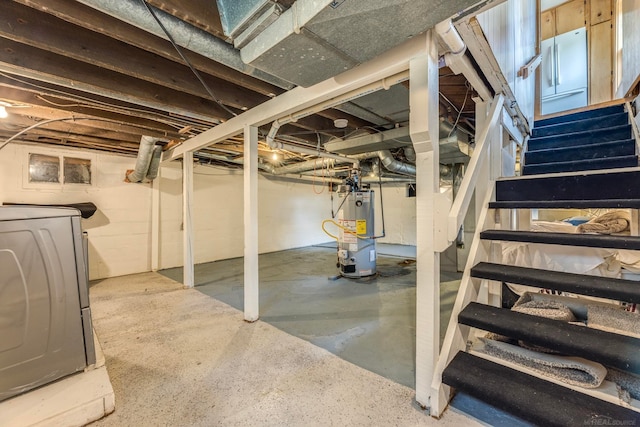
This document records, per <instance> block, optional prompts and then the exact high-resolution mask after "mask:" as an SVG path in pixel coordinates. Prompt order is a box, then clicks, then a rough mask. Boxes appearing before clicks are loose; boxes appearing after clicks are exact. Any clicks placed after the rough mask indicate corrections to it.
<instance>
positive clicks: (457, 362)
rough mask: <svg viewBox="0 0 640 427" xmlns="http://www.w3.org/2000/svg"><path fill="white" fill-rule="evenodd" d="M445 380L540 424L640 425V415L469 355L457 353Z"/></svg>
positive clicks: (460, 389) (459, 388)
mask: <svg viewBox="0 0 640 427" xmlns="http://www.w3.org/2000/svg"><path fill="white" fill-rule="evenodd" d="M442 381H443V382H444V383H445V384H447V385H449V386H451V387H453V388H455V389H457V390H459V391H463V392H465V393H467V394H469V395H471V396H473V397H475V398H477V399H480V400H483V401H485V402H487V403H490V404H491V405H493V406H495V407H498V408H499V409H502V410H504V411H506V412H509V413H511V414H513V415H515V416H518V417H520V418H522V419H524V420H526V421H529V422H532V423H535V424H536V425H546V426H567V425H595V423H597V422H598V421H602V420H607V419H608V420H616V421H625V422H626V421H628V423H629V424H628V425H635V424H636V423H637V422H640V413H637V412H635V411H632V410H630V409H627V408H624V407H622V406H618V405H614V404H612V403H609V402H605V401H603V400H600V399H597V398H595V397H592V396H589V395H586V394H583V393H579V392H577V391H574V390H571V389H568V388H566V387H563V386H561V385H558V384H554V383H552V382H549V381H545V380H543V379H540V378H538V377H535V376H533V375H529V374H526V373H524V372H520V371H518V370H516V369H512V368H509V367H506V366H503V365H500V364H498V363H494V362H492V361H489V360H486V359H483V358H481V357H478V356H474V355H472V354H469V353H465V352H459V353H458V354H456V356H455V357H454V358H453V360H452V361H451V362H450V363H449V365H448V366H447V368H446V369H445V370H444V372H443V374H442Z"/></svg>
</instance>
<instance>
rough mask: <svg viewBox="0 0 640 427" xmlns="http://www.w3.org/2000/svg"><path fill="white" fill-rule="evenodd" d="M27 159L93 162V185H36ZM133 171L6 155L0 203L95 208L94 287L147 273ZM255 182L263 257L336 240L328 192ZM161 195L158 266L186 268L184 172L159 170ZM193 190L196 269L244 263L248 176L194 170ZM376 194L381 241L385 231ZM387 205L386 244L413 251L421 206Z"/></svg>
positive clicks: (396, 196)
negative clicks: (326, 223)
mask: <svg viewBox="0 0 640 427" xmlns="http://www.w3.org/2000/svg"><path fill="white" fill-rule="evenodd" d="M30 152H33V153H40V154H51V155H58V156H62V155H67V156H72V157H82V158H88V159H91V162H92V178H93V185H91V186H80V185H76V186H67V185H65V186H63V185H60V184H47V183H41V184H30V183H29V182H28V178H27V167H28V166H27V165H28V155H29V153H30ZM134 163H135V159H134V158H133V157H124V156H118V155H111V154H104V153H97V152H91V151H81V150H73V149H62V148H56V147H47V146H41V145H37V146H36V145H26V144H24V145H23V144H9V145H8V146H6V147H5V148H3V149H2V150H0V202H17V203H36V204H37V203H40V204H48V203H55V204H60V203H78V202H93V203H95V204H96V206H98V211H97V212H96V214H95V215H94V216H93V217H92V218H90V219H87V220H83V227H84V229H85V230H86V231H88V233H89V258H90V265H89V272H90V278H91V279H92V280H93V279H100V278H105V277H113V276H120V275H124V274H132V273H138V272H143V271H149V270H150V268H151V255H150V254H151V250H150V244H151V187H150V184H130V183H125V182H124V173H125V171H126V170H127V169H130V168H132V167H133V165H134ZM258 182H259V183H258V195H259V221H260V222H259V229H260V245H259V250H260V253H265V252H272V251H279V250H284V249H291V248H295V247H302V246H308V245H312V244H318V243H325V242H328V241H330V240H331V238H329V237H328V236H327V235H326V234H324V232H323V231H322V229H321V223H322V221H323V220H324V219H328V218H331V201H330V194H329V192H328V190H327V188H324V189H323V186H322V185H320V184H316V185H315V186H314V185H312V184H311V183H301V182H293V181H291V180H282V179H275V178H273V177H266V176H263V175H261V176H260V178H259V181H258ZM160 189H161V200H160V204H161V209H160V223H161V233H160V248H159V257H160V262H159V266H160V268H169V267H175V266H179V265H182V165H181V164H180V163H179V162H175V163H171V164H169V165H167V166H163V167H162V168H161V171H160ZM194 190H195V207H194V212H195V214H194V220H195V261H196V263H203V262H209V261H215V260H220V259H227V258H233V257H239V256H242V252H243V219H242V171H241V170H237V171H233V170H228V169H222V168H213V167H209V166H195V170H194ZM316 192H320V194H316ZM377 193H378V192H377V191H376V210H377V212H376V221H377V227H376V228H377V230H378V234H379V233H380V231H381V229H382V223H381V216H380V203H379V200H380V199H379V195H378V194H377ZM383 195H384V207H385V218H386V231H387V237H386V238H385V239H381V242H386V243H399V244H407V245H415V244H416V237H415V234H416V224H415V198H408V197H406V185H405V184H397V185H385V187H384V188H383ZM336 200H337V199H336ZM336 203H337V202H336ZM335 208H336V209H337V204H336V205H335Z"/></svg>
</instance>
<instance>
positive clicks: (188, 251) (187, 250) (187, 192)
mask: <svg viewBox="0 0 640 427" xmlns="http://www.w3.org/2000/svg"><path fill="white" fill-rule="evenodd" d="M182 239H183V248H184V249H183V254H182V255H183V260H184V263H183V264H184V272H183V276H182V277H183V278H182V283H183V284H184V286H185V287H187V288H193V287H194V286H195V275H194V270H193V268H194V267H193V264H194V260H193V152H192V151H187V152H185V153H184V157H183V158H182Z"/></svg>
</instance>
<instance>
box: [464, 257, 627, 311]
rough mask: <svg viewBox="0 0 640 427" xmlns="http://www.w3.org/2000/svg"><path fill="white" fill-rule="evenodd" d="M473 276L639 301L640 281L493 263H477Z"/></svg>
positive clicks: (620, 299)
mask: <svg viewBox="0 0 640 427" xmlns="http://www.w3.org/2000/svg"><path fill="white" fill-rule="evenodd" d="M471 276H472V277H477V278H480V279H488V280H496V281H499V282H507V283H515V284H518V285H527V286H535V287H538V288H544V289H555V290H558V291H563V292H571V293H575V294H580V295H588V296H592V297H600V298H609V299H613V300H617V301H624V302H629V303H638V302H640V282H637V281H635V280H625V279H614V278H611V277H600V276H589V275H585V274H575V273H565V272H560V271H552V270H543V269H539V268H530V267H518V266H513V265H505V264H495V263H490V262H481V263H478V264H476V265H475V266H474V267H473V268H472V269H471Z"/></svg>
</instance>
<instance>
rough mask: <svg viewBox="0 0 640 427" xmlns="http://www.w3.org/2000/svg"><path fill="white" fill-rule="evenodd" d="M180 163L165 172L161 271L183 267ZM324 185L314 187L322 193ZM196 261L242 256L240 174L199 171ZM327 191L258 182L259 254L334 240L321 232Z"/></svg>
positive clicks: (327, 206) (196, 173)
mask: <svg viewBox="0 0 640 427" xmlns="http://www.w3.org/2000/svg"><path fill="white" fill-rule="evenodd" d="M181 185H182V172H181V164H180V163H172V164H170V165H168V166H164V167H162V171H161V182H160V188H161V191H162V198H161V211H160V215H161V219H160V221H161V223H162V228H161V237H160V241H161V249H160V266H161V268H169V267H175V266H179V265H182V240H181V233H182V231H181V224H182V217H181V215H182V214H181V206H182V205H181V203H182V194H181ZM321 189H322V187H321V186H319V185H317V186H316V187H315V190H316V191H320V190H321ZM194 191H195V209H194V212H195V215H194V217H195V219H194V221H195V233H196V235H195V261H196V263H202V262H209V261H216V260H220V259H227V258H234V257H240V256H242V253H243V223H242V221H243V220H242V171H241V170H237V171H230V170H227V169H223V168H214V167H209V166H196V167H195V170H194ZM329 197H330V196H329V193H328V191H327V189H324V191H323V192H322V193H321V194H316V193H315V192H314V187H313V186H312V185H311V184H307V183H300V182H292V181H290V180H282V179H274V178H267V177H265V176H262V175H261V176H260V177H259V179H258V200H259V208H258V215H259V224H258V227H259V233H260V235H259V240H260V241H259V251H260V253H265V252H273V251H279V250H284V249H291V248H296V247H302V246H308V245H313V244H318V243H324V242H327V241H329V240H331V239H330V238H329V237H327V235H326V234H324V232H323V231H322V229H321V228H320V225H321V223H322V220H324V219H327V218H330V217H331V204H330V199H329Z"/></svg>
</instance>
